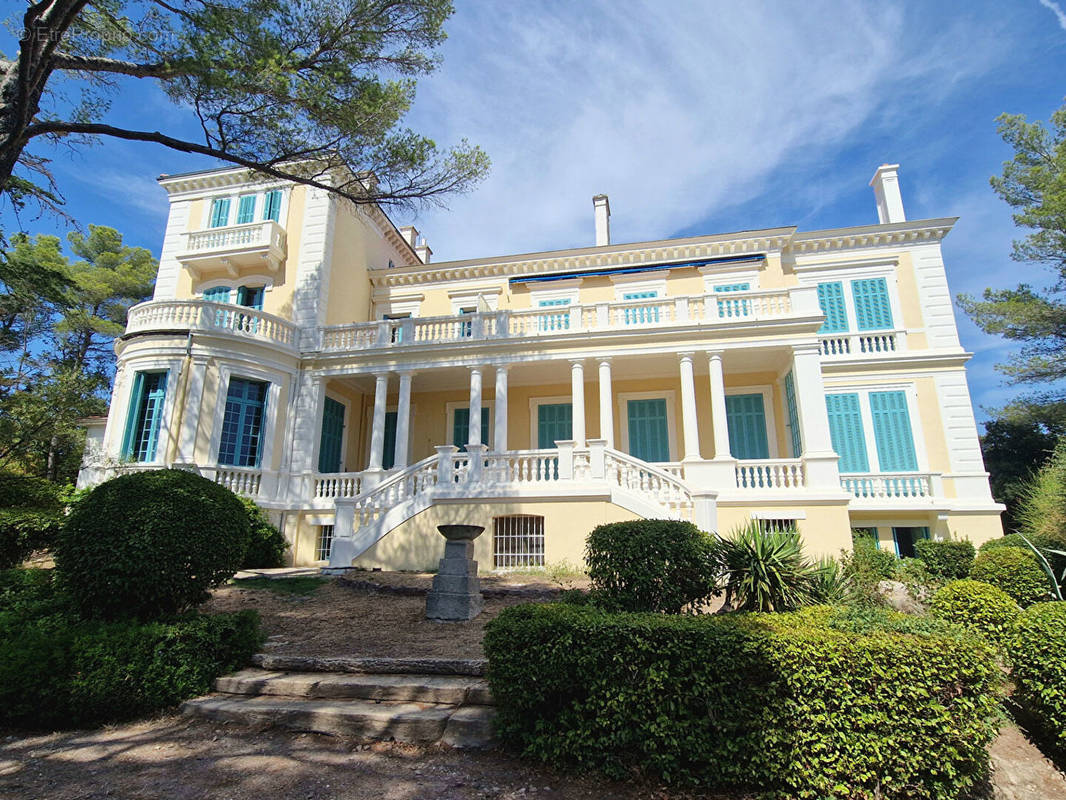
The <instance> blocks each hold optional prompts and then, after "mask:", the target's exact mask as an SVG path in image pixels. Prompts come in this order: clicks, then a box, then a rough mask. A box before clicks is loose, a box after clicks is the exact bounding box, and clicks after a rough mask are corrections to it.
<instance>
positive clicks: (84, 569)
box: [55, 470, 250, 619]
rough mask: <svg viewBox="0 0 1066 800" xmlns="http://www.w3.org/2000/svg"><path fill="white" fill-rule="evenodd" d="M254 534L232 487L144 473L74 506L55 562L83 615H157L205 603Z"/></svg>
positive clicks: (175, 474)
mask: <svg viewBox="0 0 1066 800" xmlns="http://www.w3.org/2000/svg"><path fill="white" fill-rule="evenodd" d="M249 535H250V533H249V529H248V515H247V514H246V513H245V510H244V506H242V505H241V503H240V501H239V500H238V499H237V498H236V496H235V495H234V494H233V493H232V492H230V491H229V490H227V489H224V488H223V487H221V486H218V485H217V484H215V483H214V482H212V481H209V480H207V479H205V478H201V477H200V476H198V475H193V474H191V473H189V472H183V471H181V470H155V471H151V472H138V473H133V474H129V475H123V476H120V477H118V478H114V479H112V480H110V481H107V482H106V483H102V484H100V485H99V486H97V487H96V488H94V489H93V490H92V491H91V492H90V493H89V494H88V495H86V496H85V497H84V498H83V499H82V500H81V501H79V502H78V503H77V504H76V505H75V506H74V509H73V510H72V511H71V513H70V516H69V517H68V518H67V522H66V525H65V526H64V528H63V531H62V533H61V534H60V537H59V541H58V543H57V546H56V551H55V559H56V567H57V569H58V570H59V572H60V575H61V577H62V579H63V583H64V585H65V586H66V587H67V588H68V590H69V591H70V594H71V596H72V598H73V600H74V602H75V603H76V604H77V606H78V608H79V609H80V610H81V612H82V613H84V614H85V615H87V616H90V617H102V618H105V619H112V618H121V617H137V618H140V619H153V618H157V617H160V616H164V615H168V614H174V613H177V612H180V611H183V610H185V609H186V608H188V607H190V606H192V605H194V604H196V603H199V602H201V601H202V600H204V599H205V598H206V597H207V590H208V589H210V588H211V587H213V586H217V585H218V584H220V583H222V582H223V581H225V580H226V579H227V578H229V577H231V576H232V575H233V573H234V572H236V571H237V569H238V568H239V567H240V563H241V559H242V558H243V556H244V553H245V552H246V551H247V549H248V539H249Z"/></svg>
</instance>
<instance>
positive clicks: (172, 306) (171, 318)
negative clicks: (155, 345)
mask: <svg viewBox="0 0 1066 800" xmlns="http://www.w3.org/2000/svg"><path fill="white" fill-rule="evenodd" d="M152 331H161V332H162V331H166V332H172V331H182V332H185V331H192V332H201V333H211V334H221V335H224V336H231V337H234V338H238V339H251V340H256V341H260V342H266V343H269V344H275V345H281V346H282V347H286V348H289V349H291V350H295V349H296V326H295V325H293V324H292V323H291V322H288V321H287V320H284V319H282V318H281V317H276V316H274V315H273V314H267V313H266V312H265V311H257V310H256V309H254V308H247V307H245V306H235V305H230V304H228V303H210V302H207V301H205V300H160V301H149V302H147V303H140V304H138V305H135V306H133V308H131V309H130V310H129V313H128V314H127V316H126V333H127V334H131V333H147V332H152Z"/></svg>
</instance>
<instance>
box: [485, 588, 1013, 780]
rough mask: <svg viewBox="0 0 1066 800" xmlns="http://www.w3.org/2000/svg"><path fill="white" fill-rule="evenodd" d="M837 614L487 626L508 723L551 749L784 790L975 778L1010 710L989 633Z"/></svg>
mask: <svg viewBox="0 0 1066 800" xmlns="http://www.w3.org/2000/svg"><path fill="white" fill-rule="evenodd" d="M833 618H834V612H832V611H829V610H827V609H824V608H823V609H812V610H808V611H804V612H799V613H791V614H788V613H786V614H726V615H715V616H699V617H694V616H691V617H690V616H663V615H651V614H610V613H606V612H602V611H598V610H596V609H594V608H587V607H578V606H571V605H561V604H551V605H525V606H513V607H511V608H508V609H505V610H504V611H503V612H501V614H500V615H499V617H497V618H496V619H495V620H493V621H492V622H491V623H489V626H488V629H487V632H486V636H485V652H486V654H487V656H488V658H489V671H488V678H489V682H490V685H491V687H492V692H493V695H494V697H495V699H496V703H497V709H498V723H497V725H498V731H499V733H500V736H501V737H502V740H503V741H504V742H505V743H506V744H508V745H509V746H511V747H512V748H516V749H517V750H519V751H520V752H522V753H523V754H524V755H526V756H530V757H533V758H536V759H539V760H542V761H545V762H550V763H555V764H569V765H576V766H579V767H584V768H595V769H599V770H602V771H603V772H605V773H606V774H607V775H609V776H611V777H616V778H620V777H624V776H629V775H631V774H632V773H633V772H634V771H637V772H640V773H644V774H647V775H651V776H655V777H657V778H659V779H662V780H664V781H666V782H668V783H672V784H681V785H688V786H696V787H701V788H704V789H729V790H737V789H739V790H756V791H760V792H765V793H767V794H768V795H770V796H774V797H779V798H785V797H788V798H794V797H800V798H815V797H827V796H831V797H834V798H870V797H874V796H879V797H883V798H936V799H937V800H939V799H941V798H943V799H944V800H947V798H952V799H954V798H957V797H959V796H960V795H961V794H963V792H964V791H965V790H967V789H968V788H969V787H971V786H974V785H975V784H976V783H978V782H979V781H980V780H981V779H982V778H983V776H984V775H985V774H986V771H987V765H988V755H987V751H986V748H987V746H988V744H989V743H990V742H991V741H992V739H993V737H994V736H995V734H996V731H997V728H998V715H999V691H1000V683H1001V677H1000V673H999V670H998V668H997V666H996V663H995V658H994V654H993V651H992V650H991V649H990V648H989V647H988V645H987V644H985V643H983V642H981V641H980V640H979V639H977V638H975V637H970V636H968V635H965V634H961V633H958V632H957V631H955V632H951V631H948V629H945V632H943V633H927V634H923V635H919V632H918V631H917V630H915V631H914V632H913V633H912V632H907V633H900V632H896V631H893V630H892V629H891V626H886V625H884V624H881V622H880V621H879V619H880V620H890V621H891V622H892V624H895V625H898V626H900V627H902V628H903V629H906V628H907V623H905V622H900V621H899V619H898V617H892V616H891V615H889V616H886V617H883V618H878V619H867V620H866V621H861V620H860V621H859V622H858V623H855V624H859V625H860V626H861V627H863V628H864V629H869V630H870V631H871V632H870V633H866V634H856V633H853V632H848V631H845V630H839V629H835V628H834V627H832V625H833V623H832V620H833ZM853 622H854V621H853ZM926 624H927V625H928V623H926ZM951 630H952V631H954V629H951Z"/></svg>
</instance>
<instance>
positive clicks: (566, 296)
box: [529, 284, 579, 308]
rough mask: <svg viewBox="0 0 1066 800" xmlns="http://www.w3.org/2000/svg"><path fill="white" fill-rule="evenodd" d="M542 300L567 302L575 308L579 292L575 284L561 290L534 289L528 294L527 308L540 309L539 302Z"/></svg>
mask: <svg viewBox="0 0 1066 800" xmlns="http://www.w3.org/2000/svg"><path fill="white" fill-rule="evenodd" d="M544 300H569V301H570V305H572V306H576V305H578V303H579V290H578V287H577V285H576V284H574V285H572V286H567V287H564V288H562V289H559V288H556V289H536V290H530V292H529V307H530V308H541V307H542V306H541V305H540V303H541V301H544Z"/></svg>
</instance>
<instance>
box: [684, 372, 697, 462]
mask: <svg viewBox="0 0 1066 800" xmlns="http://www.w3.org/2000/svg"><path fill="white" fill-rule="evenodd" d="M680 366H681V424H682V429H683V431H684V440H685V455H684V459H685V461H698V460H700V429H699V423H698V421H697V419H696V414H697V410H696V379H695V376H694V372H693V369H692V353H681V354H680Z"/></svg>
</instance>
